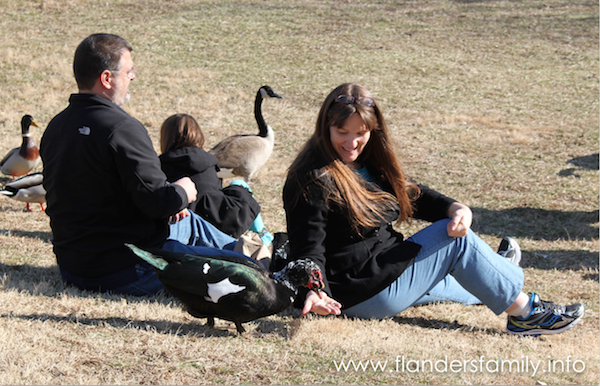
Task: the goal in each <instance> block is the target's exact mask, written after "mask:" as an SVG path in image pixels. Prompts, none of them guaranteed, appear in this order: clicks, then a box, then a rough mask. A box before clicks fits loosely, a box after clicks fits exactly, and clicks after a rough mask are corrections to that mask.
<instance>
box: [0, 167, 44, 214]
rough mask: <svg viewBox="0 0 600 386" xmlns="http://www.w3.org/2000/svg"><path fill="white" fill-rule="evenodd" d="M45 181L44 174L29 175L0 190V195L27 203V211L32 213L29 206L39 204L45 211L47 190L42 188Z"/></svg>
mask: <svg viewBox="0 0 600 386" xmlns="http://www.w3.org/2000/svg"><path fill="white" fill-rule="evenodd" d="M43 179H44V177H43V176H42V173H34V174H29V175H27V176H25V177H21V178H19V179H18V180H15V181H11V182H9V183H8V184H6V185H5V186H4V189H3V190H0V194H3V195H5V196H8V197H10V198H13V199H15V200H17V201H22V202H26V203H27V210H28V211H30V212H31V208H30V207H29V204H30V203H35V202H37V203H38V204H40V206H41V207H42V211H43V210H44V203H45V202H46V190H45V189H44V187H43V186H42V181H43Z"/></svg>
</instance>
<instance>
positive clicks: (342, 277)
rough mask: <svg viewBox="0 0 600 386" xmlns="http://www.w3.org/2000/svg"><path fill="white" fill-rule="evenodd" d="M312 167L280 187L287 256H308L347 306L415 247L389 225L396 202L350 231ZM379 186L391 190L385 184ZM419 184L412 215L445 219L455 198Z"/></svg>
mask: <svg viewBox="0 0 600 386" xmlns="http://www.w3.org/2000/svg"><path fill="white" fill-rule="evenodd" d="M317 172H318V169H315V170H312V171H309V172H307V173H306V175H304V176H303V177H300V178H299V180H298V181H291V180H290V179H289V178H288V180H287V181H286V184H285V186H284V189H283V202H284V208H285V211H286V221H287V231H288V236H289V240H290V251H289V258H290V259H292V260H296V259H300V258H310V259H312V260H314V261H315V262H316V263H317V264H318V265H319V266H320V267H321V269H322V270H323V273H324V276H325V277H324V281H325V286H326V287H325V291H326V292H327V293H328V294H329V295H330V296H331V297H333V298H334V299H336V300H337V301H339V302H340V303H342V306H343V307H344V308H349V307H352V306H353V305H356V304H358V303H360V302H362V301H364V300H367V299H368V298H370V297H372V296H374V295H375V294H377V293H378V292H380V291H381V290H383V289H384V288H386V287H387V286H389V285H390V284H391V283H392V282H393V281H394V280H396V279H397V278H398V277H399V276H400V274H401V273H402V272H403V271H404V270H405V269H406V268H407V267H408V266H409V265H410V264H412V263H413V261H414V258H415V256H416V255H417V253H418V252H419V250H420V248H421V246H420V245H418V244H415V243H412V242H409V241H405V240H404V237H403V235H402V234H401V233H398V232H396V231H395V230H394V229H393V228H392V222H394V221H395V220H396V219H397V218H398V216H399V207H398V206H397V205H396V207H395V208H390V209H389V210H387V212H386V214H385V221H381V222H380V225H379V226H378V227H376V228H363V229H361V230H360V232H359V233H360V234H359V233H357V232H355V231H353V230H352V227H351V226H350V223H349V221H348V218H347V213H346V210H345V208H343V207H341V206H339V205H337V204H334V203H332V202H331V201H328V200H327V199H326V193H325V191H324V188H323V184H321V183H318V182H316V181H315V180H314V179H313V178H312V177H311V176H314V175H316V174H317ZM380 185H382V186H384V187H385V188H384V189H385V190H387V191H391V187H390V186H389V184H385V183H380ZM419 188H420V189H421V194H420V196H419V197H418V198H417V199H416V201H415V212H414V214H413V217H415V218H418V219H423V220H427V221H432V222H433V221H437V220H440V219H443V218H447V211H448V208H449V206H450V205H451V204H452V203H453V202H455V201H454V200H453V199H451V198H448V197H446V196H444V195H442V194H440V193H438V192H436V191H434V190H432V189H429V188H428V187H427V186H424V185H419ZM299 192H301V193H300V194H299ZM305 293H306V292H304V294H305ZM298 301H301V302H303V301H304V299H303V297H301V296H298Z"/></svg>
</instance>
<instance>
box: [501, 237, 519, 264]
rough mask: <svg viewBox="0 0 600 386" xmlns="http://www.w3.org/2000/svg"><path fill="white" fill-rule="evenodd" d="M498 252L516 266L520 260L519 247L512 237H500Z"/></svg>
mask: <svg viewBox="0 0 600 386" xmlns="http://www.w3.org/2000/svg"><path fill="white" fill-rule="evenodd" d="M498 254H499V255H500V256H502V257H504V258H505V259H506V260H508V261H510V262H511V263H513V264H514V265H516V266H518V265H519V263H520V262H521V247H519V244H518V243H517V241H516V240H515V239H513V238H512V237H505V238H503V239H502V242H501V243H500V246H499V247H498Z"/></svg>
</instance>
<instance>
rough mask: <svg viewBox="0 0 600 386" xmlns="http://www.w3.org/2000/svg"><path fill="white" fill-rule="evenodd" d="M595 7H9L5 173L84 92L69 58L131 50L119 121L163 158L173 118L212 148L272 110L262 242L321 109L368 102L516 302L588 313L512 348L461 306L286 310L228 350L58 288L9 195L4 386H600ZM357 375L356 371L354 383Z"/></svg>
mask: <svg viewBox="0 0 600 386" xmlns="http://www.w3.org/2000/svg"><path fill="white" fill-rule="evenodd" d="M598 8H599V7H598V2H593V1H585V0H582V1H578V2H570V1H559V0H545V1H537V0H532V1H508V0H504V1H493V0H489V1H485V0H481V1H477V0H454V1H450V0H431V1H427V0H419V1H392V0H389V1H384V0H382V1H374V2H367V1H359V0H338V1H331V0H326V1H315V0H286V1H278V0H254V1H231V0H225V1H211V0H172V1H168V2H167V1H160V0H135V1H132V0H115V1H100V0H35V1H34V0H0V14H1V16H0V32H1V33H0V85H1V86H0V87H1V88H0V90H2V93H0V155H3V154H5V153H6V152H7V151H8V150H9V149H11V148H13V147H17V146H19V144H20V141H21V137H20V135H19V121H20V118H21V116H22V115H23V114H26V113H29V114H31V115H33V116H34V118H35V119H36V120H37V122H38V123H40V125H41V126H42V127H41V128H40V129H34V130H33V131H32V134H33V137H34V138H35V140H36V141H38V143H39V139H40V138H41V135H42V133H43V129H44V127H45V126H46V125H47V124H48V122H49V120H50V119H51V118H52V117H53V116H54V115H55V114H57V113H58V112H59V111H61V110H62V109H64V108H65V107H66V105H67V100H68V97H69V94H70V93H73V92H76V86H75V82H74V79H73V76H72V67H71V66H72V57H73V52H74V50H75V48H76V46H77V44H78V43H79V42H80V41H81V40H82V39H83V38H85V37H86V36H87V35H89V34H91V33H95V32H110V33H115V34H118V35H121V36H123V37H125V38H126V39H128V40H129V41H130V42H131V43H132V44H133V46H134V61H135V66H136V76H137V77H136V79H135V80H134V82H133V83H132V85H131V93H132V100H131V102H129V103H128V104H127V105H126V110H127V111H128V112H129V113H130V114H132V115H133V116H135V117H136V118H138V119H139V120H140V121H141V122H142V123H144V124H145V125H146V127H147V129H148V131H149V133H150V136H151V137H152V139H153V141H154V144H155V148H156V149H159V146H158V129H159V127H160V124H161V123H162V121H163V120H164V119H165V118H167V117H168V116H170V115H171V114H174V113H181V112H183V113H189V114H192V115H193V116H194V117H196V118H197V119H198V121H199V122H200V123H201V125H202V127H203V129H204V130H205V133H206V134H207V137H208V138H207V147H208V148H210V147H212V146H213V145H214V144H216V143H217V142H219V141H220V140H221V139H223V138H225V137H226V136H228V135H231V134H237V133H254V132H256V131H257V129H256V124H255V122H254V117H253V103H254V96H255V93H256V91H257V90H258V88H259V87H260V86H262V85H264V84H268V85H270V86H272V87H273V89H274V90H275V91H277V92H278V93H280V94H281V95H282V96H284V98H285V99H283V100H267V101H265V103H264V104H263V111H264V115H265V118H266V120H267V122H268V123H269V124H270V125H271V126H272V127H273V128H274V130H275V135H276V139H275V142H276V143H275V150H274V152H273V155H272V156H271V158H270V160H269V161H268V162H267V164H266V165H265V166H264V167H263V168H262V169H261V170H260V171H259V172H258V173H257V174H256V175H255V178H254V180H253V181H252V184H251V185H252V188H253V190H254V192H255V194H256V196H257V198H258V200H259V201H260V203H261V204H262V208H263V217H264V220H265V223H266V225H267V227H268V228H269V229H270V230H271V231H273V232H275V231H284V230H285V217H284V212H283V206H282V201H281V189H282V185H283V182H284V179H285V173H286V170H287V167H288V166H289V165H290V163H291V162H292V160H293V158H294V157H295V155H296V154H297V152H298V150H299V149H300V147H301V145H302V144H303V143H304V141H305V140H306V139H307V138H308V137H309V135H310V134H311V133H312V131H313V128H314V122H315V120H316V115H317V112H318V109H319V107H320V103H321V102H322V100H323V99H324V97H325V96H326V95H327V94H328V93H329V91H330V90H331V89H333V88H334V87H335V86H337V85H338V84H340V83H344V82H358V83H361V84H362V85H364V86H366V87H367V88H368V89H370V90H371V91H372V92H373V93H374V95H375V97H376V98H377V100H378V102H379V103H380V106H381V107H382V109H383V112H384V114H385V116H386V118H387V121H388V125H389V127H390V129H391V132H392V136H393V139H394V141H395V142H396V148H397V149H398V155H399V156H400V158H401V159H402V161H403V164H404V166H405V169H406V170H407V172H408V173H409V174H410V175H411V176H413V177H414V178H415V179H417V180H419V181H420V182H423V183H426V184H428V185H430V186H431V187H433V188H435V189H437V190H439V191H442V192H444V193H446V194H448V195H450V196H452V197H454V198H456V199H458V200H460V201H462V202H464V203H466V204H468V205H470V206H471V207H472V208H473V212H474V214H475V221H474V225H473V229H474V230H475V231H476V232H477V233H478V234H480V235H481V237H482V238H483V239H484V240H486V241H487V242H488V243H490V245H492V246H493V247H494V248H495V247H496V246H497V245H498V243H499V242H500V240H501V238H502V237H503V236H505V235H510V236H513V237H515V238H516V239H517V240H518V241H519V243H520V244H521V246H522V249H523V261H522V266H523V267H524V270H525V273H526V281H525V290H526V291H530V290H535V291H538V292H539V293H540V294H542V297H543V298H545V299H549V300H554V301H557V302H561V303H571V302H582V303H584V304H585V305H586V308H587V312H586V316H585V318H584V320H583V322H582V323H581V324H580V325H579V326H577V327H576V328H574V329H573V330H571V331H568V332H566V333H564V334H559V335H555V336H545V337H540V338H529V337H526V338H517V337H514V336H511V335H508V334H507V333H505V324H506V319H505V316H496V315H494V314H493V313H492V312H491V311H489V310H488V309H487V308H485V307H483V306H471V307H465V306H461V305H456V304H436V305H429V306H423V307H417V308H412V309H409V310H407V311H405V312H403V313H401V314H400V315H398V316H396V317H395V318H392V319H389V320H384V321H363V320H348V319H345V318H341V317H337V318H336V317H314V316H309V317H306V318H300V317H298V316H297V314H296V313H294V312H292V311H289V312H286V313H284V314H281V315H277V316H272V317H268V318H264V319H260V320H258V321H255V322H251V323H247V324H246V325H245V327H246V329H247V330H248V331H249V332H248V333H247V334H246V335H245V336H243V337H239V336H237V335H236V333H235V330H234V329H233V330H232V329H231V326H230V325H229V324H228V323H227V322H225V321H221V320H217V325H218V326H219V327H220V328H219V329H210V328H208V327H205V326H204V323H205V321H204V320H198V319H194V318H193V317H191V316H190V315H188V314H186V313H185V312H183V311H182V309H181V306H180V304H179V303H178V302H177V301H176V300H175V299H173V298H172V297H169V296H166V295H165V296H160V297H158V298H134V297H124V296H115V295H107V294H103V295H98V294H94V293H88V292H83V291H79V290H76V289H74V288H71V287H68V286H65V285H64V284H62V282H61V280H60V275H59V273H58V269H57V267H56V262H55V259H54V255H53V253H52V244H51V240H52V235H51V232H50V228H49V224H48V218H47V216H46V215H45V214H44V213H43V212H41V211H39V208H34V209H36V211H35V212H32V213H31V212H26V211H25V210H24V207H25V205H24V204H23V203H19V202H15V201H13V200H10V199H8V198H4V197H3V198H1V199H0V384H515V385H516V384H535V383H536V382H540V383H541V384H598V382H599V374H600V370H599V362H600V343H599V331H600V325H599V305H598V300H599V285H598V252H599V244H598V198H599V196H598V195H599V184H598V127H599V120H598V117H599V108H598V95H599V87H598V83H599V81H598V75H599V73H598V72H599V71H598V63H599V55H598V44H599V42H598V34H599V31H598V30H599V28H598V11H599V10H598ZM7 181H9V178H8V177H6V176H2V177H0V183H5V182H7ZM424 225H425V224H422V223H418V222H415V223H412V224H408V225H403V226H402V227H401V228H402V231H403V232H405V233H406V234H411V233H413V232H415V231H417V230H418V229H420V228H421V227H423V226H424ZM350 360H353V361H355V362H354V364H355V365H357V364H358V361H362V362H361V363H362V364H363V365H365V366H366V367H365V368H360V367H358V368H354V367H352V365H350V367H348V368H347V369H344V367H343V366H342V365H347V364H348V363H349V362H348V361H350ZM367 361H372V362H367ZM386 361H387V362H386ZM428 361H429V362H428ZM453 361H455V362H454V367H452V366H450V365H451V363H452V362H453ZM503 361H504V362H503ZM506 361H512V362H510V363H512V367H508V363H509V362H506ZM377 362H379V364H380V366H379V367H373V366H372V365H376V364H377ZM428 363H433V364H436V366H437V367H435V368H432V367H431V365H428ZM502 363H504V365H505V367H504V368H502V367H500V364H502ZM384 364H385V366H386V367H385V369H383V368H382V366H383V365H384ZM444 364H446V367H444ZM526 364H527V365H526ZM517 365H519V367H518V368H517ZM534 365H537V366H536V367H534Z"/></svg>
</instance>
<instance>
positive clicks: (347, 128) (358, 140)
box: [329, 113, 371, 167]
mask: <svg viewBox="0 0 600 386" xmlns="http://www.w3.org/2000/svg"><path fill="white" fill-rule="evenodd" d="M329 135H330V138H331V144H332V145H333V148H334V149H335V151H336V152H337V154H338V155H339V156H340V159H341V160H342V161H344V163H346V164H347V165H348V166H350V167H360V165H358V164H357V163H356V160H357V159H358V157H359V156H360V155H361V153H362V152H363V150H364V149H365V146H366V145H367V143H368V142H369V138H371V132H370V131H369V130H367V125H365V123H364V122H363V120H362V118H361V117H360V115H358V114H357V113H354V114H352V115H351V116H350V117H349V118H348V119H346V122H344V126H342V127H336V126H331V127H330V128H329Z"/></svg>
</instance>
